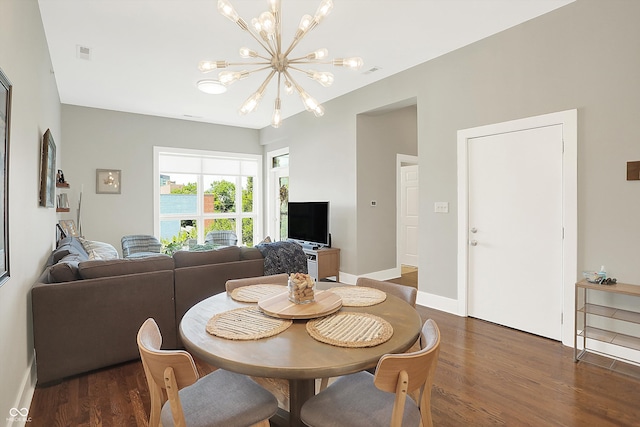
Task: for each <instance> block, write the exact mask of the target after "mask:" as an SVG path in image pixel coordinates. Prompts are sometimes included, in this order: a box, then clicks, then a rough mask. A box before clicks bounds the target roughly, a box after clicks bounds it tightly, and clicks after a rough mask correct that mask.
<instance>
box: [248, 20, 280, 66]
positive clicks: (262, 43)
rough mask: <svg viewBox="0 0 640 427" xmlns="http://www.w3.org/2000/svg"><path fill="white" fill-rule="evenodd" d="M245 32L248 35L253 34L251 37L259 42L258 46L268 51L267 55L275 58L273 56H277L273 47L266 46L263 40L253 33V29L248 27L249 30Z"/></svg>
mask: <svg viewBox="0 0 640 427" xmlns="http://www.w3.org/2000/svg"><path fill="white" fill-rule="evenodd" d="M244 30H245V31H246V32H247V33H249V34H251V37H253V38H254V39H255V41H257V42H258V44H259V45H260V46H262V48H263V49H264V50H266V51H267V53H268V54H269V55H271V56H273V55H274V54H275V52H274V50H273V49H272V48H271V45H269V44H266V43H265V42H264V41H262V39H261V38H260V37H259V36H258V35H257V34H256V33H254V32H253V30H252V29H251V27H247V28H245V29H244ZM261 58H262V57H261ZM264 59H269V58H264Z"/></svg>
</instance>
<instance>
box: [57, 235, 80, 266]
mask: <svg viewBox="0 0 640 427" xmlns="http://www.w3.org/2000/svg"><path fill="white" fill-rule="evenodd" d="M69 254H79V255H82V256H83V258H85V259H89V254H87V251H86V250H85V249H84V247H83V246H82V244H81V243H80V242H79V241H78V239H76V238H74V237H65V238H64V239H61V240H60V241H59V242H58V247H57V248H56V249H54V251H53V252H51V256H50V257H49V259H48V261H47V265H53V264H55V263H57V262H58V261H60V260H61V259H62V258H64V257H66V256H67V255H69Z"/></svg>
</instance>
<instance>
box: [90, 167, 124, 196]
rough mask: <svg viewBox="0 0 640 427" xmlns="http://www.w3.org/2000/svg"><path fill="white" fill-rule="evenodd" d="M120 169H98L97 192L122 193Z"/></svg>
mask: <svg viewBox="0 0 640 427" xmlns="http://www.w3.org/2000/svg"><path fill="white" fill-rule="evenodd" d="M120 189H121V185H120V171H119V170H117V169H96V193H97V194H120Z"/></svg>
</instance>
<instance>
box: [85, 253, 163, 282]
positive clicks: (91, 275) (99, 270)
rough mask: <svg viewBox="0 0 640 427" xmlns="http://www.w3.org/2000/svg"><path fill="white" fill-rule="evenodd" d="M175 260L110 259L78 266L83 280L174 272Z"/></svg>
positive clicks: (151, 258) (157, 257)
mask: <svg viewBox="0 0 640 427" xmlns="http://www.w3.org/2000/svg"><path fill="white" fill-rule="evenodd" d="M173 266H174V263H173V258H171V257H170V256H166V255H158V256H153V257H146V258H137V259H110V260H92V261H84V262H81V263H80V264H79V265H78V270H79V272H80V277H81V278H82V279H96V278H99V277H112V276H124V275H126V274H136V273H147V272H153V271H161V270H173Z"/></svg>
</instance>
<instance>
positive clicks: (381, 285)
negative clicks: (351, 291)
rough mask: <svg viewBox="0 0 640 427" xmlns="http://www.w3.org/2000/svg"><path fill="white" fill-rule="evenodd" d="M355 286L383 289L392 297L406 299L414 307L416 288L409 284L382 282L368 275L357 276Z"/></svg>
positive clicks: (416, 294)
mask: <svg viewBox="0 0 640 427" xmlns="http://www.w3.org/2000/svg"><path fill="white" fill-rule="evenodd" d="M356 286H365V287H367V288H375V289H379V290H381V291H384V292H386V293H388V294H390V295H393V296H394V297H398V298H400V299H401V300H403V301H406V302H407V304H409V305H410V306H411V307H413V308H415V307H416V298H417V296H418V290H417V289H416V288H413V287H411V286H405V285H399V284H397V283H391V282H383V281H380V280H375V279H369V278H368V277H358V280H356Z"/></svg>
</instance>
